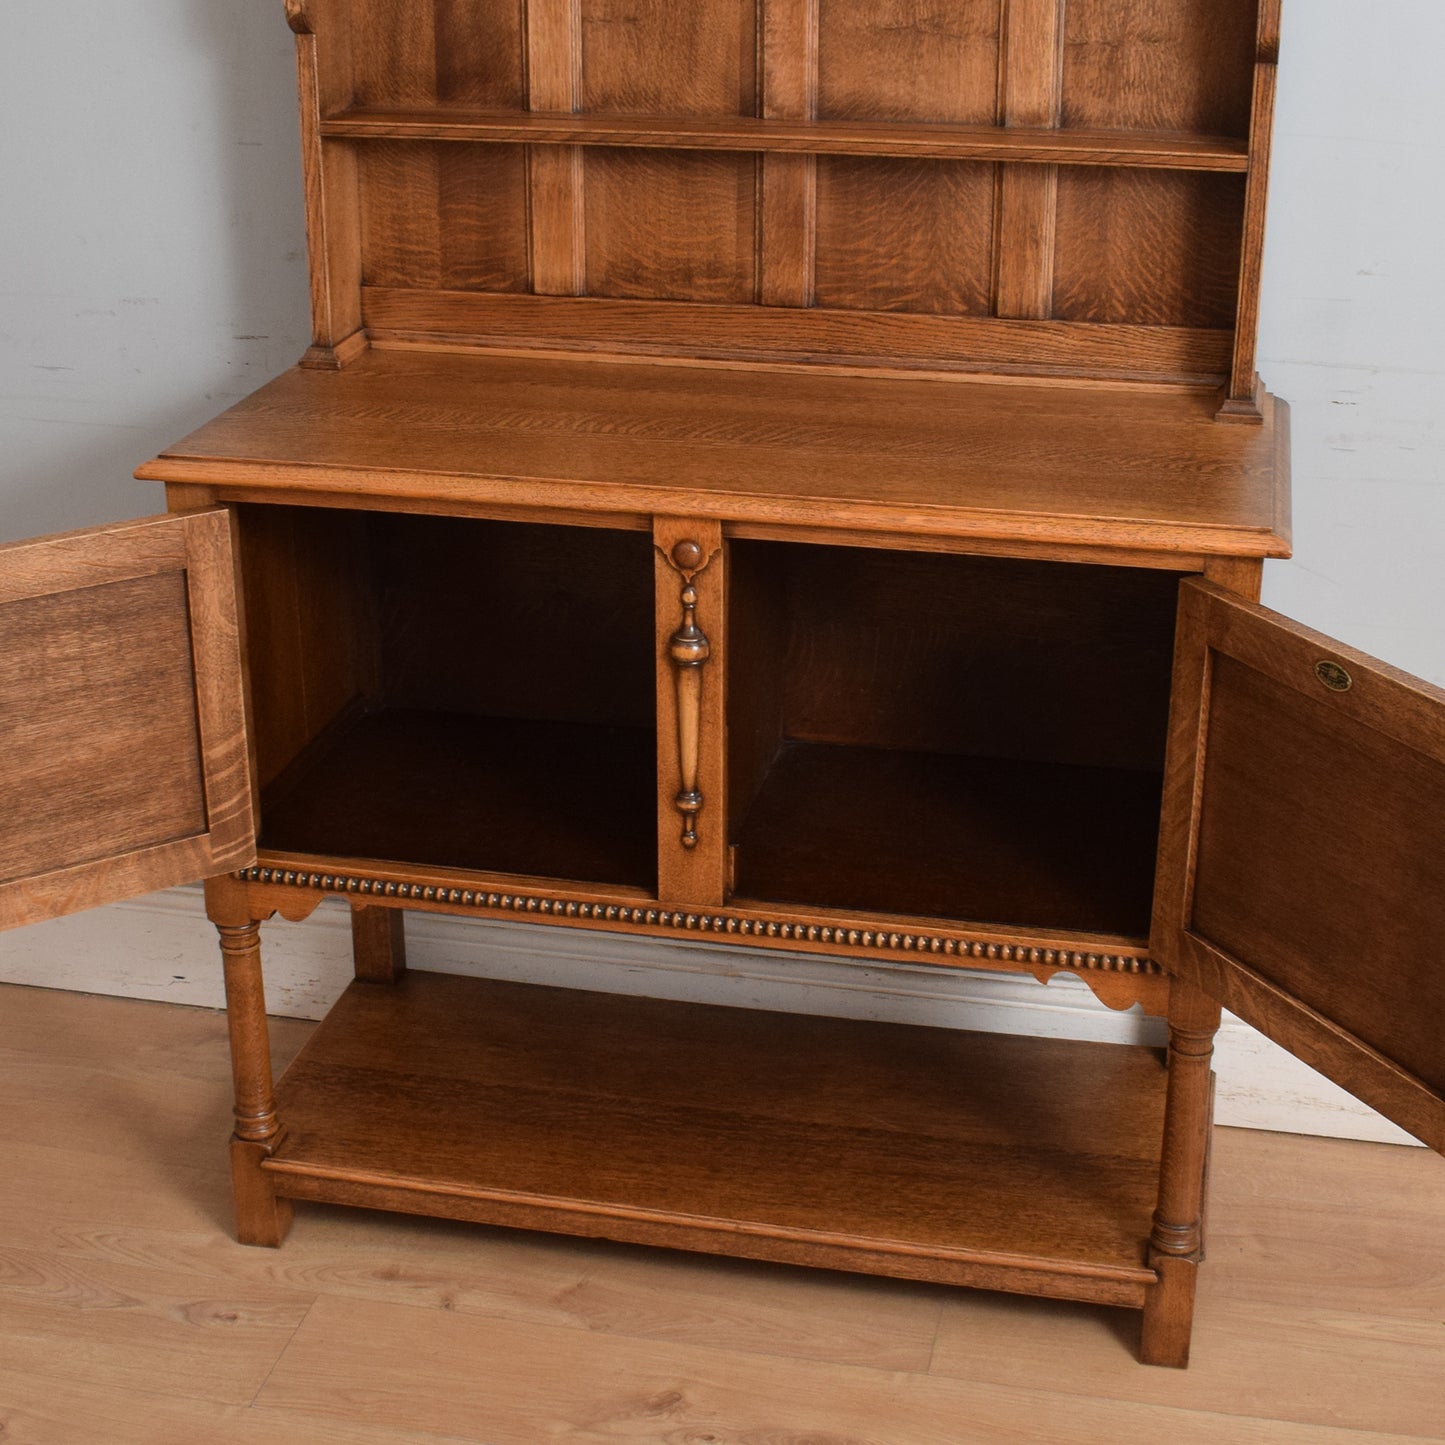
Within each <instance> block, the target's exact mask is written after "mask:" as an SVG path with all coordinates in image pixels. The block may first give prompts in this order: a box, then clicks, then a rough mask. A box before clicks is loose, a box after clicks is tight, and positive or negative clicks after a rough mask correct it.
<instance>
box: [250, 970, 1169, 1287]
mask: <svg viewBox="0 0 1445 1445" xmlns="http://www.w3.org/2000/svg"><path fill="white" fill-rule="evenodd" d="M1165 1077H1166V1074H1165V1070H1164V1068H1163V1066H1162V1063H1161V1061H1160V1059H1159V1056H1158V1054H1157V1052H1156V1051H1153V1050H1150V1049H1146V1048H1141V1047H1127V1046H1126V1047H1121V1046H1119V1045H1101V1044H1086V1043H1074V1042H1060V1041H1056V1040H1044V1039H1016V1038H1009V1037H1004V1036H999V1035H992V1034H969V1033H959V1032H955V1031H953V1030H947V1029H930V1028H920V1027H908V1026H902V1025H894V1024H877V1023H859V1022H854V1021H848V1020H839V1019H826V1018H812V1017H807V1016H803V1015H792V1014H773V1013H764V1012H758V1011H754V1010H746V1009H731V1008H719V1007H714V1006H703V1005H697V1004H679V1003H669V1002H660V1001H656V1000H649V999H637V998H618V997H610V996H607V995H604V994H597V993H582V992H575V991H568V990H561V989H553V988H543V987H537V986H533V985H526V984H510V983H496V982H491V981H484V980H478V979H467V978H459V977H452V976H448V975H442V974H428V973H419V972H412V973H409V974H407V975H406V976H405V977H404V978H403V980H402V981H401V982H400V983H399V984H398V985H396V986H395V987H390V986H378V985H374V984H363V983H358V984H353V985H352V986H351V987H350V988H349V989H348V990H347V992H346V993H345V994H344V995H343V997H342V998H341V1000H340V1001H339V1002H338V1003H337V1005H336V1006H335V1008H334V1009H333V1010H332V1012H331V1013H330V1014H329V1015H328V1017H327V1019H326V1021H325V1022H324V1023H323V1024H321V1026H320V1027H319V1028H318V1029H317V1031H316V1033H315V1034H314V1035H313V1037H312V1039H311V1040H310V1042H309V1043H308V1044H307V1046H306V1048H305V1049H304V1050H303V1052H302V1053H301V1055H300V1056H299V1057H298V1058H297V1059H296V1061H295V1062H294V1063H293V1064H292V1066H291V1068H290V1069H289V1070H288V1071H287V1073H286V1075H285V1077H284V1078H283V1079H282V1081H281V1083H280V1085H279V1087H278V1106H279V1110H280V1115H281V1117H282V1118H283V1119H285V1120H286V1126H287V1132H286V1136H285V1138H284V1140H283V1141H282V1143H281V1144H280V1146H279V1147H278V1149H277V1151H276V1153H275V1155H274V1157H272V1158H271V1159H269V1160H268V1161H267V1162H266V1165H265V1166H264V1167H265V1168H266V1169H267V1170H268V1171H269V1172H271V1173H272V1174H273V1176H274V1177H275V1178H276V1187H277V1189H278V1191H279V1192H280V1193H282V1194H283V1195H289V1196H292V1197H295V1198H310V1199H323V1200H325V1199H329V1200H333V1201H336V1202H349V1203H356V1204H372V1205H375V1206H380V1207H385V1208H391V1209H400V1210H409V1211H415V1212H424V1213H428V1214H444V1215H450V1216H452V1217H456V1218H462V1219H473V1220H479V1221H482V1222H491V1223H498V1224H513V1225H521V1226H523V1227H545V1228H548V1229H554V1230H561V1231H564V1232H569V1233H576V1234H584V1235H598V1236H602V1237H605V1238H611V1239H617V1240H630V1241H637V1242H648V1243H662V1244H678V1245H684V1246H685V1247H688V1248H693V1249H700V1250H704V1251H718V1252H726V1253H730V1254H744V1255H751V1256H754V1257H758V1258H773V1259H790V1258H793V1259H798V1260H799V1261H800V1262H802V1261H804V1260H805V1259H806V1262H810V1263H815V1264H818V1263H821V1264H836V1265H839V1266H842V1267H848V1266H850V1265H851V1266H852V1267H858V1258H859V1256H860V1255H867V1256H868V1257H869V1264H868V1268H870V1269H874V1270H876V1272H879V1273H891V1274H897V1275H902V1276H907V1277H913V1278H924V1279H941V1280H953V1281H956V1282H967V1281H970V1280H972V1281H974V1282H991V1283H996V1284H997V1285H998V1287H1003V1288H1013V1289H1019V1290H1024V1291H1027V1292H1031V1293H1040V1294H1056V1295H1061V1296H1064V1297H1077V1298H1096V1299H1109V1300H1112V1301H1114V1302H1116V1303H1136V1304H1137V1303H1138V1302H1140V1300H1141V1299H1142V1289H1143V1286H1144V1285H1146V1284H1147V1283H1149V1282H1150V1281H1151V1280H1152V1279H1153V1274H1152V1272H1151V1271H1149V1270H1148V1269H1147V1268H1146V1266H1145V1263H1144V1248H1145V1241H1146V1240H1147V1238H1148V1234H1149V1228H1150V1216H1151V1212H1152V1210H1153V1207H1154V1204H1155V1195H1156V1191H1157V1184H1158V1168H1159V1150H1160V1141H1161V1139H1162V1136H1163V1100H1164V1083H1165ZM1101 1099H1113V1100H1118V1101H1127V1107H1118V1108H1101V1107H1100V1106H1099V1101H1100V1100H1101ZM412 1161H415V1165H413V1163H412ZM1000 1266H1004V1268H1000ZM990 1270H994V1271H997V1278H995V1276H994V1275H993V1274H990V1273H989V1271H990ZM1031 1271H1032V1272H1031Z"/></svg>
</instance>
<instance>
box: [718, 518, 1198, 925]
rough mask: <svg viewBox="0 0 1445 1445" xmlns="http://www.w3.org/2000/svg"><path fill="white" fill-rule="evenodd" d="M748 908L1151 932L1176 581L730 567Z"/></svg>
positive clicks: (754, 553)
mask: <svg viewBox="0 0 1445 1445" xmlns="http://www.w3.org/2000/svg"><path fill="white" fill-rule="evenodd" d="M731 566H732V573H731V577H730V587H729V591H730V598H731V603H730V607H731V615H730V619H729V669H728V689H729V692H728V710H729V718H730V732H729V778H730V786H729V807H728V813H729V819H728V821H729V833H730V837H731V840H732V842H733V844H734V847H735V854H734V873H735V885H736V892H737V893H738V895H739V896H742V897H746V898H753V899H759V900H769V901H773V902H786V903H793V904H811V905H815V906H822V907H830V908H842V909H857V910H864V911H882V912H888V913H894V914H912V915H920V916H936V917H943V918H960V919H969V920H973V921H976V922H987V923H997V924H1019V925H1025V926H1034V927H1040V928H1057V929H1070V930H1082V931H1088V932H1097V933H1109V934H1124V935H1129V936H1133V937H1143V936H1146V935H1147V933H1148V929H1149V914H1150V904H1151V891H1152V884H1153V874H1154V861H1155V847H1156V842H1157V837H1158V828H1159V802H1160V781H1161V775H1162V770H1163V761H1164V744H1165V734H1166V728H1167V721H1168V708H1169V686H1170V669H1171V657H1172V650H1173V635H1174V614H1175V605H1176V594H1177V587H1178V581H1179V575H1178V574H1177V573H1173V572H1162V571H1147V570H1143V569H1130V568H1115V567H1093V566H1075V565H1065V564H1058V563H1048V562H1031V561H1028V562H1026V561H1017V560H1012V559H1003V558H990V557H965V556H948V555H935V554H926V553H910V552H885V551H869V550H865V549H862V548H849V547H828V546H813V545H799V544H793V543H775V542H739V543H735V544H734V546H733V548H732V553H731Z"/></svg>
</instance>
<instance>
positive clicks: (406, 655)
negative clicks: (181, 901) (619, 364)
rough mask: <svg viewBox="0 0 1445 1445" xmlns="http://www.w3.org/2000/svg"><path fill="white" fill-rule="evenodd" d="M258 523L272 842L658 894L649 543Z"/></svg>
mask: <svg viewBox="0 0 1445 1445" xmlns="http://www.w3.org/2000/svg"><path fill="white" fill-rule="evenodd" d="M240 514H241V515H240V534H241V551H242V574H243V583H244V587H245V595H246V609H247V624H248V635H249V642H250V650H251V671H252V691H253V706H254V714H255V716H254V729H255V738H256V749H257V758H258V767H259V773H260V782H261V846H262V847H266V848H275V849H278V850H283V851H286V852H288V853H300V854H313V855H326V856H331V857H348V858H358V859H372V860H394V861H406V862H410V863H421V864H430V865H433V866H439V867H449V868H465V869H477V870H484V871H488V872H497V873H512V874H520V875H531V876H546V877H553V878H566V879H578V880H586V881H590V882H598V883H618V884H629V885H634V886H636V887H639V888H648V889H650V888H651V887H652V886H653V882H654V880H655V878H656V867H657V857H656V855H657V848H656V823H655V813H656V807H655V790H656V783H655V771H656V751H657V746H656V727H655V723H654V708H655V703H654V684H653V658H652V648H653V616H652V606H653V603H652V547H651V542H650V539H649V538H648V536H647V535H646V534H645V533H636V532H620V531H612V530H609V529H606V528H601V527H558V526H548V525H538V524H534V523H515V522H493V521H475V520H470V519H465V518H454V517H427V516H413V515H406V514H398V513H354V512H342V511H332V510H327V509H323V508H291V507H287V508H276V507H243V508H241V509H240ZM298 684H299V685H298Z"/></svg>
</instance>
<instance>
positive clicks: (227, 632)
mask: <svg viewBox="0 0 1445 1445" xmlns="http://www.w3.org/2000/svg"><path fill="white" fill-rule="evenodd" d="M0 646H3V648H4V653H5V656H6V658H7V661H8V667H7V669H6V672H5V675H4V679H3V682H0V714H3V716H4V719H5V766H4V768H3V770H0V808H3V811H4V815H5V817H6V819H7V823H6V829H5V834H4V841H3V844H0V926H4V927H16V926H17V925H19V924H23V923H29V922H33V921H36V920H38V919H42V918H49V917H54V916H57V915H59V914H63V913H70V912H75V911H77V910H79V909H82V908H90V907H96V906H98V905H100V904H102V903H109V902H112V901H114V900H115V899H118V898H124V897H129V896H131V895H133V894H138V893H144V892H147V891H149V890H151V889H155V888H163V887H169V886H171V885H173V884H176V883H181V882H189V881H193V880H194V879H195V878H196V877H197V876H199V875H203V874H206V873H211V872H217V871H221V870H223V869H225V868H228V867H232V868H233V867H238V866H241V865H243V864H245V863H248V862H250V861H251V860H252V859H253V858H254V857H255V844H256V840H255V832H254V823H253V816H252V797H251V767H250V757H249V747H248V740H247V732H246V701H245V692H244V676H243V661H242V652H241V637H240V625H239V618H238V616H237V602H236V577H235V570H234V565H233V558H232V550H231V524H230V521H229V518H228V517H227V514H226V513H225V512H224V511H219V510H213V511H207V512H197V513H192V514H190V515H187V516H183V517H152V518H147V519H144V520H141V521H137V522H122V523H117V524H115V525H113V526H110V527H96V528H92V529H90V530H88V531H83V532H71V533H65V534H62V535H60V536H55V537H47V538H40V539H37V540H33V541H28V542H17V543H12V544H10V545H8V546H6V547H3V548H0Z"/></svg>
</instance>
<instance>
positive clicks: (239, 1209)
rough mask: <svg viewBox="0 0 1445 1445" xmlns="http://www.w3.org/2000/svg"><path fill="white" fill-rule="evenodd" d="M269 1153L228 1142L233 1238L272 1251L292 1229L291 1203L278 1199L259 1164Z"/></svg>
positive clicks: (243, 1142)
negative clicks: (233, 1203) (234, 1221)
mask: <svg viewBox="0 0 1445 1445" xmlns="http://www.w3.org/2000/svg"><path fill="white" fill-rule="evenodd" d="M270 1152H271V1150H270V1148H269V1147H268V1146H267V1145H265V1144H256V1143H253V1142H252V1141H251V1140H249V1139H232V1140H231V1190H232V1193H233V1195H234V1197H235V1201H236V1238H237V1239H238V1240H240V1242H241V1243H242V1244H259V1245H265V1246H267V1247H269V1248H271V1249H275V1248H276V1247H277V1246H278V1245H279V1244H280V1243H281V1241H282V1240H283V1239H285V1238H286V1234H287V1232H288V1231H289V1230H290V1228H291V1201H290V1200H289V1199H281V1198H278V1197H277V1194H276V1190H275V1188H274V1187H273V1185H272V1183H271V1180H270V1178H269V1177H268V1176H267V1174H266V1172H265V1171H264V1170H263V1169H262V1168H261V1161H262V1160H263V1159H265V1158H266V1157H267V1155H269V1154H270Z"/></svg>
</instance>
